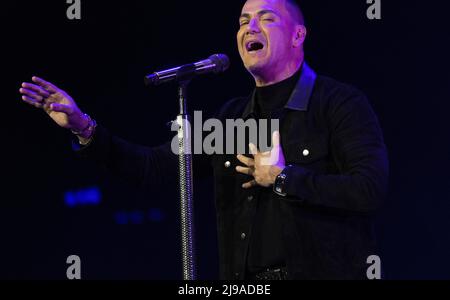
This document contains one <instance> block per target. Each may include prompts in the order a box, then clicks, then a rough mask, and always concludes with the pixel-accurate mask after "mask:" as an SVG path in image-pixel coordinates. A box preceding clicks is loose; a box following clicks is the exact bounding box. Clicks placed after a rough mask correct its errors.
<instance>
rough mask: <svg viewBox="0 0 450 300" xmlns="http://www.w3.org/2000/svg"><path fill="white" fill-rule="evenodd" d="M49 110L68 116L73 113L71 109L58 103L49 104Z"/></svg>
mask: <svg viewBox="0 0 450 300" xmlns="http://www.w3.org/2000/svg"><path fill="white" fill-rule="evenodd" d="M50 109H51V110H53V111H55V112H61V113H65V114H67V115H70V114H72V113H73V109H72V107H70V106H68V105H64V104H59V103H52V104H50Z"/></svg>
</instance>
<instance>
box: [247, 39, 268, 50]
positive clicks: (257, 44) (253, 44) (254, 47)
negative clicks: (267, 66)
mask: <svg viewBox="0 0 450 300" xmlns="http://www.w3.org/2000/svg"><path fill="white" fill-rule="evenodd" d="M246 48H247V51H248V52H256V51H259V50H261V49H263V48H264V45H263V43H260V42H256V41H255V42H248V43H247V45H246Z"/></svg>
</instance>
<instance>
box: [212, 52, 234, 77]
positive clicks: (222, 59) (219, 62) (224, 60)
mask: <svg viewBox="0 0 450 300" xmlns="http://www.w3.org/2000/svg"><path fill="white" fill-rule="evenodd" d="M209 59H210V60H211V61H212V62H213V63H214V64H215V65H216V67H215V68H214V73H215V74H217V73H222V72H225V71H226V70H227V69H228V68H229V67H230V59H229V58H228V56H226V55H225V54H214V55H211V56H210V57H209Z"/></svg>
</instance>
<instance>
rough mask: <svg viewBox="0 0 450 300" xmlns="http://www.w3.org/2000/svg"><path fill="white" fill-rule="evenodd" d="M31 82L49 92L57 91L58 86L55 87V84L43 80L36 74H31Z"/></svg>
mask: <svg viewBox="0 0 450 300" xmlns="http://www.w3.org/2000/svg"><path fill="white" fill-rule="evenodd" d="M32 80H33V82H35V83H37V84H38V85H39V86H41V87H43V88H44V89H45V90H46V91H48V92H50V93H57V92H58V88H57V87H56V85H54V84H52V83H50V82H47V81H45V80H44V79H42V78H39V77H37V76H33V78H32Z"/></svg>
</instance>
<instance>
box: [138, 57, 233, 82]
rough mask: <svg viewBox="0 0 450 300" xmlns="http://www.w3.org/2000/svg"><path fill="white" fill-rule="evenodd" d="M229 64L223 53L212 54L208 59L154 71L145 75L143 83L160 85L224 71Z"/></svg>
mask: <svg viewBox="0 0 450 300" xmlns="http://www.w3.org/2000/svg"><path fill="white" fill-rule="evenodd" d="M229 66H230V59H229V58H228V56H226V55H225V54H214V55H211V56H210V57H209V58H208V59H205V60H202V61H199V62H196V63H193V64H187V65H184V66H180V67H176V68H172V69H168V70H163V71H159V72H154V73H152V74H150V75H147V76H145V85H147V86H150V85H160V84H162V83H166V82H169V81H173V80H175V81H178V82H180V81H187V80H190V79H192V78H194V77H195V76H197V75H203V74H209V73H214V74H218V73H222V72H225V71H226V70H227V69H228V67H229Z"/></svg>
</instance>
